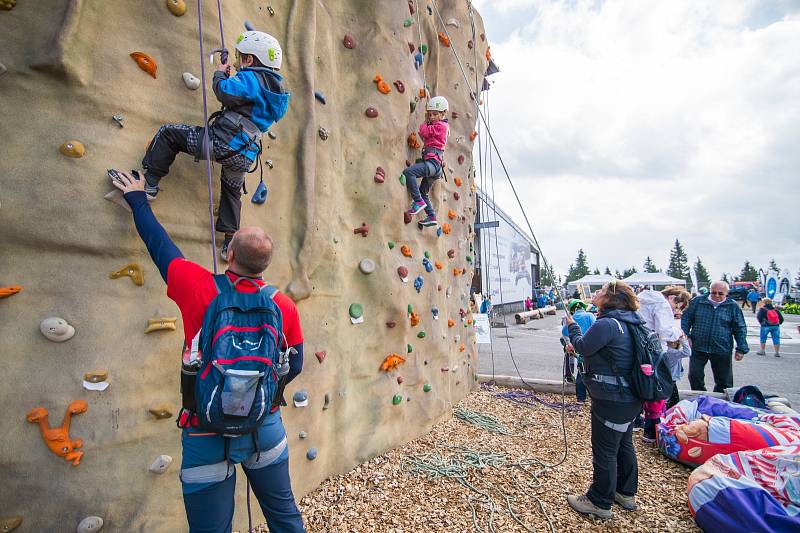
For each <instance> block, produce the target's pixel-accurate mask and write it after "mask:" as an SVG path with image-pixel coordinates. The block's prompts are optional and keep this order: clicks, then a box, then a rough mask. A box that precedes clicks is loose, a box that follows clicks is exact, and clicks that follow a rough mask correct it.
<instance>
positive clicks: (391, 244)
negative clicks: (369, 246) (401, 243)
mask: <svg viewBox="0 0 800 533" xmlns="http://www.w3.org/2000/svg"><path fill="white" fill-rule="evenodd" d="M393 248H394V241H389V249H390V250H392V249H393Z"/></svg>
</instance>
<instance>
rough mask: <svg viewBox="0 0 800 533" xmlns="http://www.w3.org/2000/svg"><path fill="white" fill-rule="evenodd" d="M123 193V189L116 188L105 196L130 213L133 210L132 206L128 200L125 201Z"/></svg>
mask: <svg viewBox="0 0 800 533" xmlns="http://www.w3.org/2000/svg"><path fill="white" fill-rule="evenodd" d="M123 194H124V193H123V192H122V191H121V190H119V189H114V190H113V191H111V192H110V193H108V194H106V195H105V196H103V198H105V199H106V200H108V201H109V202H111V203H113V204H117V205H118V206H120V207H122V208H123V209H125V210H126V211H127V212H128V213H130V212H131V206H129V205H128V202H126V201H125V198H124V196H123Z"/></svg>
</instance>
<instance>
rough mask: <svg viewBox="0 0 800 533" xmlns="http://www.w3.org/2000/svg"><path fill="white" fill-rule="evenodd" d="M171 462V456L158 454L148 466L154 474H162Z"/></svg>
mask: <svg viewBox="0 0 800 533" xmlns="http://www.w3.org/2000/svg"><path fill="white" fill-rule="evenodd" d="M171 464H172V457H170V456H169V455H159V456H158V457H156V460H155V461H153V464H151V465H150V468H148V470H149V471H151V472H152V473H154V474H163V473H164V472H166V471H167V468H169V465H171Z"/></svg>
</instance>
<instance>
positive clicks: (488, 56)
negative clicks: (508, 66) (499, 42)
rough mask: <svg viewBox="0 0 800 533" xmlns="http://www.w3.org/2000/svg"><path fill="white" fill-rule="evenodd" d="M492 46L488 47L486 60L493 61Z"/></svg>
mask: <svg viewBox="0 0 800 533" xmlns="http://www.w3.org/2000/svg"><path fill="white" fill-rule="evenodd" d="M491 48H492V47H491V46H487V47H486V61H491V59H492V52H490V50H491Z"/></svg>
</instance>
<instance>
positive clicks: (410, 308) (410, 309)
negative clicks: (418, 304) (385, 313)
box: [406, 304, 414, 316]
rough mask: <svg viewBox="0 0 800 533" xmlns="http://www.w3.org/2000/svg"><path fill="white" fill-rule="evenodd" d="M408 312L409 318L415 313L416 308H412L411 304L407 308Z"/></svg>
mask: <svg viewBox="0 0 800 533" xmlns="http://www.w3.org/2000/svg"><path fill="white" fill-rule="evenodd" d="M406 311H407V312H408V316H411V313H413V312H414V308H413V307H411V304H408V306H407V307H406Z"/></svg>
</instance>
